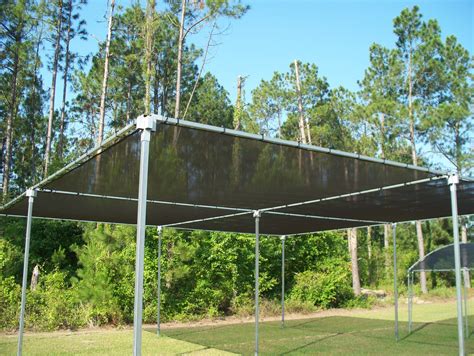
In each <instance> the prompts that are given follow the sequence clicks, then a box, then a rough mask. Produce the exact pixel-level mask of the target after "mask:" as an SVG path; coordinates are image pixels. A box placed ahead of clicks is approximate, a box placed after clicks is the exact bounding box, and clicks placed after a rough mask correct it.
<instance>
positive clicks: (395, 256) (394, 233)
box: [392, 224, 398, 341]
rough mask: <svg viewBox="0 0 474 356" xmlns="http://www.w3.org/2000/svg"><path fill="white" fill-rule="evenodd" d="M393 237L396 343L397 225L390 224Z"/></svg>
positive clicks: (396, 336) (396, 329)
mask: <svg viewBox="0 0 474 356" xmlns="http://www.w3.org/2000/svg"><path fill="white" fill-rule="evenodd" d="M392 237H393V299H394V302H395V340H396V341H398V283H397V277H398V273H397V224H392Z"/></svg>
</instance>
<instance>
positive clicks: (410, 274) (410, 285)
mask: <svg viewBox="0 0 474 356" xmlns="http://www.w3.org/2000/svg"><path fill="white" fill-rule="evenodd" d="M412 314H413V272H412V271H409V272H408V333H409V334H411V330H412Z"/></svg>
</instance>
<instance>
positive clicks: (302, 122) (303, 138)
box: [295, 59, 309, 143]
mask: <svg viewBox="0 0 474 356" xmlns="http://www.w3.org/2000/svg"><path fill="white" fill-rule="evenodd" d="M295 76H296V78H295V79H296V96H297V98H298V112H299V114H300V119H299V122H298V123H299V125H298V126H299V129H300V140H301V142H303V143H308V141H307V140H306V133H305V119H304V111H303V98H302V97H301V84H300V73H299V68H298V61H297V60H296V59H295ZM308 133H309V130H308Z"/></svg>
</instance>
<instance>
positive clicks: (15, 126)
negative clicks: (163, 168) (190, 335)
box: [0, 0, 474, 329]
mask: <svg viewBox="0 0 474 356" xmlns="http://www.w3.org/2000/svg"><path fill="white" fill-rule="evenodd" d="M163 5H164V6H163V8H162V9H161V10H158V9H157V4H156V2H155V1H154V0H148V1H147V2H146V7H145V8H143V7H142V6H141V5H140V3H139V2H134V3H133V4H132V5H131V6H129V7H125V8H116V7H115V1H114V0H110V1H109V3H108V6H109V8H108V15H107V16H108V21H107V34H106V36H105V40H104V41H103V42H100V45H99V50H98V51H97V52H96V53H91V54H90V55H88V56H85V57H82V56H81V55H79V54H78V53H76V52H74V50H73V49H74V48H77V44H78V43H81V41H91V40H93V39H91V37H92V36H91V35H90V34H87V31H86V28H87V26H86V23H85V20H84V19H83V18H82V17H81V14H82V12H81V7H82V8H83V7H86V6H88V5H87V2H86V1H84V0H81V1H78V0H55V1H49V2H46V1H41V0H38V1H33V0H31V1H28V0H20V1H5V2H4V3H2V7H1V10H0V22H1V24H2V26H1V29H0V38H1V44H0V46H1V48H2V51H1V55H0V61H1V64H2V65H1V67H0V80H1V83H2V85H1V86H0V93H1V95H0V117H1V122H0V135H1V137H2V150H1V153H2V156H1V159H2V161H1V169H2V171H1V172H2V177H3V179H2V182H3V199H4V201H6V200H8V199H9V198H10V197H11V196H14V195H16V194H17V193H18V192H19V191H22V190H24V189H25V188H26V187H29V186H31V185H33V184H34V183H36V182H38V181H39V180H40V179H42V178H43V177H45V176H47V175H48V174H51V173H52V172H54V171H55V170H57V169H59V168H60V167H62V166H64V164H65V163H66V162H69V161H71V160H72V159H74V158H75V157H77V156H78V154H80V153H82V152H84V151H85V150H87V149H89V148H90V147H92V146H94V145H96V144H100V142H101V141H102V140H103V138H104V137H105V136H106V135H109V134H111V133H113V132H115V131H116V130H118V129H120V128H121V127H123V126H124V125H125V124H127V123H128V122H130V121H131V120H133V119H135V118H136V117H137V116H138V115H140V114H143V113H161V114H164V115H167V116H174V117H180V118H185V119H187V120H191V121H198V122H203V123H208V124H212V125H218V126H225V127H233V128H236V129H240V130H246V131H251V132H264V133H265V134H267V135H271V136H276V137H281V138H285V139H292V140H299V141H302V142H306V143H312V144H315V145H320V146H324V147H330V148H335V149H341V150H345V151H356V152H360V153H363V154H367V155H370V156H377V157H381V158H385V159H393V160H397V161H402V162H407V163H412V164H415V165H418V164H420V165H421V164H422V165H425V166H438V165H444V168H446V165H447V166H448V168H449V169H450V170H453V171H454V170H456V171H458V172H460V173H461V174H463V175H471V174H472V166H473V152H472V124H473V120H472V98H473V93H474V91H473V90H474V86H473V65H474V60H473V57H472V56H471V54H470V53H469V52H468V51H467V50H466V49H465V48H464V47H463V46H462V45H461V44H460V43H458V42H457V40H456V38H455V37H454V36H447V37H445V38H443V36H442V34H441V29H440V27H439V25H438V23H437V22H436V20H424V19H423V18H422V15H421V13H420V11H419V9H418V8H417V7H413V8H411V9H405V10H403V11H402V12H401V13H400V14H399V15H398V16H397V17H396V18H395V19H394V22H393V27H394V33H395V35H396V42H395V43H394V44H393V46H392V47H391V48H385V47H383V46H381V45H378V44H373V45H372V46H371V47H370V49H369V58H370V65H369V67H368V68H367V69H366V71H365V74H364V77H363V78H362V79H361V80H360V82H359V90H358V91H356V92H351V91H349V90H347V89H345V88H342V87H339V88H331V86H330V85H329V83H328V80H327V79H326V78H325V77H323V76H321V75H320V73H319V69H318V67H317V65H316V64H314V63H302V62H300V61H295V62H293V63H291V64H290V67H289V71H287V72H285V73H279V72H275V73H274V75H273V76H272V78H268V79H265V80H262V81H261V83H260V84H259V86H258V87H257V88H256V89H254V90H253V91H252V92H251V97H250V100H249V101H247V100H246V98H245V90H244V86H245V78H242V77H239V78H238V85H237V90H238V91H237V99H236V101H235V103H231V101H230V99H229V93H227V92H226V90H225V89H224V88H223V87H222V86H221V85H220V84H219V83H218V81H217V79H216V78H215V77H214V76H213V75H212V74H211V73H209V72H207V71H206V69H205V65H206V61H207V54H208V51H209V46H212V43H213V42H214V39H215V37H216V36H219V33H220V31H221V29H220V28H219V26H218V24H219V23H220V22H219V19H222V18H223V17H228V18H231V19H238V18H240V17H241V16H244V15H245V13H246V11H248V6H246V5H244V4H242V3H240V2H238V1H235V2H232V1H223V0H207V1H204V0H194V1H188V0H181V1H166V2H165V3H164V4H163ZM199 31H201V32H202V33H206V35H207V36H208V41H207V47H205V48H197V47H195V46H194V45H193V44H192V43H190V41H189V36H190V34H193V33H196V32H199ZM44 69H48V70H49V71H50V72H51V73H52V75H51V82H50V83H49V82H48V83H46V82H45V80H44V78H43V77H42V74H41V73H44ZM48 79H49V78H48ZM60 82H61V85H59V86H58V88H59V87H61V89H62V93H61V95H60V97H61V101H60V102H59V103H57V102H56V100H55V99H56V97H57V95H56V85H57V84H58V83H60ZM440 157H443V159H440ZM444 162H448V163H447V164H444ZM1 221H2V224H1V225H0V235H1V236H2V239H1V240H0V269H1V271H0V272H1V273H0V327H2V328H14V327H15V326H16V325H17V316H18V311H19V298H20V294H19V289H20V279H21V263H22V262H21V261H22V251H23V239H24V221H23V220H21V219H11V218H9V219H6V218H2V220H1ZM467 225H468V221H467V220H463V221H462V238H463V240H464V241H467V238H468V236H467V235H468V234H467ZM398 236H399V240H398V241H399V246H400V256H401V262H400V268H399V271H398V274H399V278H400V280H401V281H402V280H404V279H405V278H404V273H405V271H406V269H407V268H408V266H409V265H411V264H412V263H413V262H414V261H416V260H417V259H418V258H419V257H420V256H423V255H424V254H425V253H426V252H427V251H430V250H432V249H434V248H436V247H437V246H440V245H444V244H447V243H449V242H450V241H451V236H452V227H451V223H450V222H449V221H448V220H436V221H431V222H425V223H421V222H417V223H414V224H413V225H412V224H404V225H402V226H400V227H399V228H398ZM134 239H135V232H134V229H133V228H131V227H123V226H114V225H103V224H98V225H96V224H85V223H70V222H48V221H35V222H34V224H33V232H32V242H31V243H32V247H31V257H30V269H29V271H32V270H33V268H34V267H35V266H38V270H39V277H34V281H35V282H34V283H32V288H31V290H30V291H29V294H28V303H27V325H29V326H30V327H36V328H43V329H54V328H58V327H71V328H73V327H80V326H85V325H89V324H104V323H116V324H117V323H128V322H131V320H133V281H134V256H135V255H134V251H135V245H134V244H135V242H134ZM390 240H391V232H390V226H383V227H374V228H371V229H357V230H356V229H351V230H349V231H347V232H331V233H320V234H313V235H308V236H301V237H295V238H291V239H288V240H287V258H288V259H287V267H288V268H287V272H286V279H287V283H286V286H287V295H288V300H289V309H290V310H292V308H293V310H302V309H304V310H308V309H311V308H317V307H321V308H327V307H338V306H352V305H364V304H366V303H368V302H370V300H369V301H368V300H367V299H365V298H363V297H359V296H358V295H359V294H360V293H361V288H360V287H361V286H368V287H377V286H385V285H387V284H389V283H388V281H390V279H391V278H392V277H393V271H392V269H391V267H390V266H391V252H390V251H391V247H390V246H391V244H390ZM253 246H254V237H253V236H248V235H235V234H225V233H207V232H192V233H191V232H181V231H176V230H172V229H167V230H166V231H165V239H164V244H163V259H162V263H163V280H162V286H163V299H162V300H163V305H162V308H163V309H162V314H163V315H164V317H165V318H166V319H168V320H169V319H185V318H192V317H202V316H216V315H222V314H231V313H241V314H242V313H243V314H245V313H251V312H252V293H253V260H254V252H253ZM280 253H281V252H280V241H279V240H278V239H274V238H269V237H268V238H264V239H263V242H262V257H261V258H262V260H261V266H262V267H261V268H262V272H261V294H262V297H263V298H264V299H265V300H267V301H268V302H267V307H268V309H269V311H270V312H271V310H272V308H274V307H275V303H276V300H278V299H279V293H280V292H279V291H280V268H281V267H280V263H281V262H280ZM156 278H157V237H156V231H154V230H153V229H151V228H150V229H148V230H147V239H146V253H145V301H144V306H145V321H147V322H152V321H153V320H154V318H155V315H156ZM36 279H37V280H38V283H37V285H36ZM420 282H421V291H422V292H426V291H427V290H428V288H429V287H431V288H434V287H436V286H439V285H443V286H450V285H451V284H452V279H451V277H450V275H449V274H445V275H441V277H439V278H438V279H437V278H436V277H434V276H426V275H423V274H422V275H421V276H420ZM430 283H431V284H430ZM33 287H34V288H33Z"/></svg>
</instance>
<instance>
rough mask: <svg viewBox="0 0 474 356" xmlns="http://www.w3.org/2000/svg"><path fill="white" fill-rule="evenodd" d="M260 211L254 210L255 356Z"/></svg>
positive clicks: (256, 351) (257, 313)
mask: <svg viewBox="0 0 474 356" xmlns="http://www.w3.org/2000/svg"><path fill="white" fill-rule="evenodd" d="M260 216H261V214H260V211H259V210H255V211H254V212H253V217H254V218H255V355H258V317H259V306H258V299H259V292H258V289H259V280H258V278H259V257H260Z"/></svg>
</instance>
